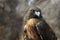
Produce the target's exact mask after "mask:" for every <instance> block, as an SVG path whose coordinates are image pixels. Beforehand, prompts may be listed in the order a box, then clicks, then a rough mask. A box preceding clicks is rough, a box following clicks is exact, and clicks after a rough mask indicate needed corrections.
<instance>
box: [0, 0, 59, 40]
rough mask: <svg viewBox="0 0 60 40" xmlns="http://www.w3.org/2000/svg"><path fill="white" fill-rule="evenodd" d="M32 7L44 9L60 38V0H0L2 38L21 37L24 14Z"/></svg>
mask: <svg viewBox="0 0 60 40" xmlns="http://www.w3.org/2000/svg"><path fill="white" fill-rule="evenodd" d="M32 7H39V8H40V9H41V10H42V16H43V18H44V19H45V21H46V22H47V23H48V24H49V25H50V26H51V28H52V29H53V30H54V32H55V34H56V36H57V38H58V40H60V0H0V40H18V38H19V37H21V34H22V33H23V23H24V15H25V14H26V12H27V10H28V9H29V8H32ZM19 40H22V39H21V38H19Z"/></svg>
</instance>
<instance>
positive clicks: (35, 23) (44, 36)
mask: <svg viewBox="0 0 60 40" xmlns="http://www.w3.org/2000/svg"><path fill="white" fill-rule="evenodd" d="M26 17H27V20H26V22H25V25H24V40H57V37H56V35H55V33H54V31H53V30H52V29H51V27H50V26H49V25H48V24H47V22H46V21H45V20H44V19H43V17H42V13H41V9H40V8H37V7H36V8H31V9H29V10H28V12H27V14H26Z"/></svg>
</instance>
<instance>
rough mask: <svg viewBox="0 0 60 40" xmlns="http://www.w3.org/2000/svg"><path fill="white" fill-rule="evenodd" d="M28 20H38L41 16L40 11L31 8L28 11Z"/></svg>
mask: <svg viewBox="0 0 60 40" xmlns="http://www.w3.org/2000/svg"><path fill="white" fill-rule="evenodd" d="M27 14H28V18H29V19H30V18H37V19H40V18H42V15H41V9H40V8H31V9H30V10H28V13H27Z"/></svg>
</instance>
